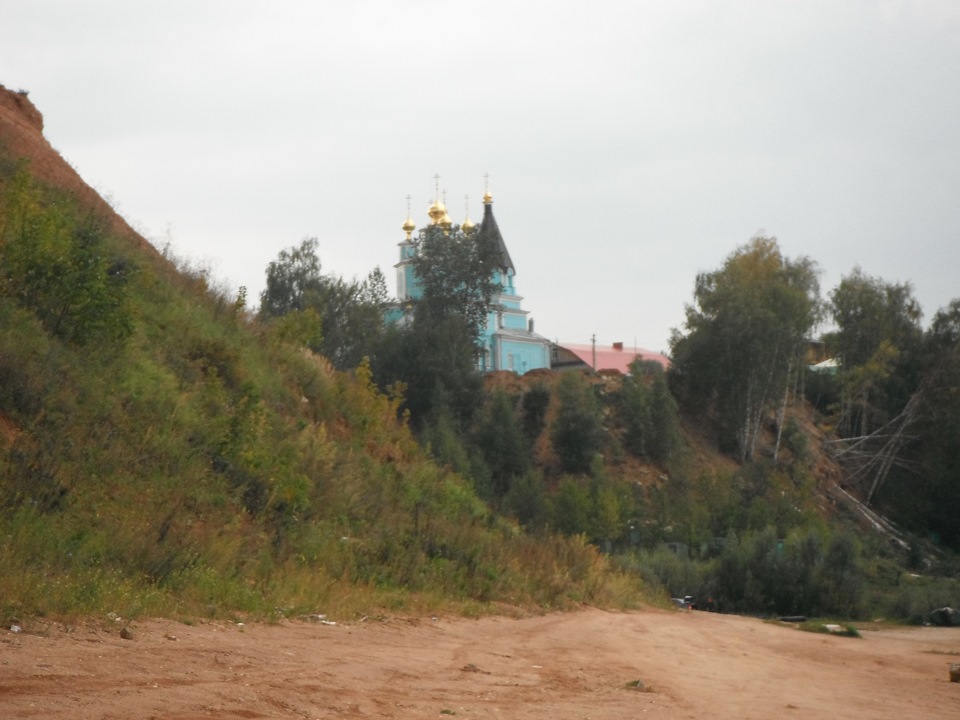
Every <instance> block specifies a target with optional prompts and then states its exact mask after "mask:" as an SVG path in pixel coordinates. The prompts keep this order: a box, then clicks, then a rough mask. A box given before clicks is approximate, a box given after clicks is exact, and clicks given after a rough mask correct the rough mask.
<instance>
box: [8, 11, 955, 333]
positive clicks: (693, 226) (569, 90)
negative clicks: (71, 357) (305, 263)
mask: <svg viewBox="0 0 960 720" xmlns="http://www.w3.org/2000/svg"><path fill="white" fill-rule="evenodd" d="M0 36H2V41H0V83H2V84H4V85H6V86H7V87H8V88H11V89H18V88H24V89H27V90H29V91H30V98H31V99H32V100H33V101H34V102H35V103H36V105H37V107H38V108H39V109H40V111H41V112H42V113H43V114H44V118H45V122H46V135H47V138H48V139H49V140H50V142H51V143H52V144H53V146H54V147H55V148H56V149H57V150H59V151H60V152H61V153H62V154H63V156H64V157H65V158H66V159H67V160H69V161H70V162H71V163H72V164H73V165H74V166H75V167H76V168H77V169H78V170H79V172H80V174H81V175H83V177H84V178H85V179H86V180H87V181H88V182H89V183H90V184H92V185H93V186H94V187H96V188H97V189H98V190H100V191H101V193H102V194H104V195H108V196H109V197H110V198H111V199H112V201H113V203H114V205H115V207H117V208H118V209H119V211H120V212H121V213H122V214H123V215H124V216H125V217H126V218H127V220H128V221H130V222H131V224H133V225H134V226H135V227H137V228H138V229H139V230H141V231H142V232H143V233H144V234H145V235H146V236H147V237H148V238H150V239H152V240H153V241H154V243H155V244H158V245H162V244H163V243H164V242H165V241H166V240H167V239H169V240H171V241H172V243H173V246H174V248H175V250H176V251H177V252H178V253H179V254H180V255H185V256H188V257H190V258H193V259H194V260H195V261H198V262H200V263H205V264H208V265H209V266H210V268H211V269H212V271H213V273H214V275H215V277H217V278H219V279H220V280H222V281H223V283H225V284H227V285H228V286H230V287H232V288H236V287H238V286H240V285H246V286H248V288H249V290H250V294H251V296H252V297H254V298H255V297H256V296H257V295H259V292H260V291H261V289H262V287H263V277H264V269H265V267H266V265H267V263H269V262H270V260H272V259H274V258H275V257H276V255H277V253H278V252H279V251H280V250H282V249H283V248H286V247H290V246H291V245H295V244H298V243H299V242H300V240H301V239H302V238H304V237H306V236H316V237H317V238H319V240H320V251H321V261H322V263H323V266H324V269H325V271H327V272H331V273H336V274H338V275H343V276H346V277H348V278H349V277H353V276H358V277H362V276H364V275H366V273H367V272H368V271H369V270H371V269H372V268H373V267H375V266H377V265H379V266H380V267H381V268H382V269H383V270H384V272H385V273H386V274H387V277H388V280H389V281H390V284H391V289H393V288H394V287H395V285H394V271H393V268H392V266H393V264H394V263H395V262H396V258H397V248H396V243H397V242H399V241H400V240H401V239H402V237H403V232H402V231H401V229H400V225H401V224H402V223H403V220H404V218H405V217H406V212H407V209H406V199H405V198H406V195H407V194H410V195H411V196H412V214H413V217H414V220H415V221H416V222H417V223H418V225H420V224H423V223H424V222H425V221H426V220H427V216H426V210H427V207H428V206H429V204H430V202H431V201H432V199H433V197H432V196H433V187H434V181H433V175H434V173H439V174H440V176H441V180H440V185H441V189H446V190H447V205H448V207H449V209H450V214H451V216H452V218H453V220H454V221H455V222H460V221H461V220H462V219H463V205H464V196H465V195H469V196H470V215H471V217H472V219H473V220H478V219H479V217H480V215H481V214H482V204H481V196H482V195H483V191H484V174H485V173H489V175H490V190H491V192H492V193H493V196H494V211H495V213H496V216H497V220H498V222H499V225H500V228H501V230H502V231H503V234H504V238H505V240H506V242H507V246H508V248H509V250H510V253H511V255H512V256H513V260H514V263H515V265H516V267H517V288H518V290H519V292H520V293H521V294H522V295H523V296H524V297H525V300H524V306H525V307H526V308H527V309H528V310H530V311H531V314H532V316H533V317H534V318H535V320H536V329H537V331H538V332H540V333H541V334H543V335H546V336H548V337H550V338H551V339H559V340H561V341H568V342H587V341H589V339H590V337H591V335H593V334H596V337H597V341H598V342H600V343H609V342H614V341H618V340H619V341H624V342H626V343H627V344H633V343H634V342H636V343H637V344H638V345H640V346H641V347H646V348H649V349H652V350H662V349H665V348H666V346H667V338H668V336H669V332H670V328H671V327H678V326H680V325H681V324H682V322H683V306H684V304H685V303H687V302H689V301H690V300H691V297H692V290H693V282H694V279H695V276H696V274H697V272H699V271H704V270H713V269H715V268H717V267H718V266H719V265H720V264H721V263H722V262H723V260H724V258H725V257H726V256H727V255H729V254H730V253H731V252H732V251H733V250H735V249H736V248H737V247H738V246H739V245H741V244H743V243H744V242H746V241H747V240H749V239H750V237H752V236H753V235H754V234H755V233H757V231H763V232H764V233H765V234H769V235H774V236H776V237H777V238H778V239H779V241H780V246H781V248H782V250H783V252H784V253H785V254H786V255H788V256H790V257H796V256H799V255H808V256H810V257H811V258H813V259H814V260H816V261H817V262H818V263H819V265H820V267H821V268H822V270H823V276H822V278H821V282H822V287H823V290H824V292H826V291H828V290H829V289H830V288H832V287H834V286H835V285H836V284H837V282H839V280H840V277H841V276H842V275H844V274H847V273H849V272H850V270H851V269H852V268H853V267H854V265H856V264H859V265H860V266H861V267H862V268H863V270H864V271H865V272H867V273H869V274H871V275H875V276H879V277H882V278H884V279H885V280H888V281H909V282H911V283H912V284H913V286H914V288H915V292H916V296H917V298H918V299H919V300H920V301H921V303H922V304H923V306H924V309H925V311H926V317H925V322H926V321H929V319H930V317H931V316H932V314H933V313H934V312H935V311H936V309H937V308H939V307H942V306H944V305H946V304H947V303H948V302H949V301H950V300H951V299H953V298H955V297H960V280H958V270H960V3H958V2H956V1H955V0H899V1H897V0H889V1H881V0H878V1H875V2H868V1H866V0H802V1H801V0H791V1H790V2H776V1H773V0H763V1H761V0H756V1H752V2H751V1H745V0H731V1H729V2H707V1H705V0H704V1H701V2H681V1H676V2H666V1H664V2H642V1H641V0H632V1H630V0H624V1H622V2H603V1H597V2H572V1H566V0H554V1H552V2H523V1H522V0H513V1H512V2H502V1H501V0H487V1H486V2H475V3H457V2H452V1H450V0H448V1H447V2H439V1H432V0H411V1H407V2H402V1H400V0H370V1H368V2H365V1H362V0H358V1H356V2H348V1H346V0H344V1H340V2H325V1H319V0H314V1H312V2H306V1H304V2H283V1H280V0H277V1H275V2H253V1H238V0H231V1H230V2H226V1H224V2H209V1H206V2H205V1H202V0H190V1H189V2H184V1H180V0H166V1H165V2H163V3H146V2H133V1H131V0H100V1H97V0H85V1H84V2H68V1H67V0H61V1H60V2H52V1H50V0H31V1H30V2H25V1H23V0H20V1H14V0H0Z"/></svg>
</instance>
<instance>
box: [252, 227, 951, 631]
mask: <svg viewBox="0 0 960 720" xmlns="http://www.w3.org/2000/svg"><path fill="white" fill-rule="evenodd" d="M419 247H420V251H421V254H420V256H419V257H418V260H417V262H418V263H421V264H420V265H419V266H418V271H419V272H421V273H429V274H430V277H432V278H434V282H432V283H430V284H429V285H427V286H425V287H424V297H423V299H422V300H421V301H419V302H414V303H411V304H410V306H409V307H407V308H405V310H406V313H405V315H406V319H405V321H404V322H401V323H398V324H394V325H387V326H383V327H381V329H380V330H378V331H376V332H374V333H372V334H371V335H370V336H368V337H369V339H370V342H369V344H368V346H367V349H366V352H367V353H368V354H367V357H369V358H370V362H371V368H372V371H373V377H374V380H375V382H377V384H378V386H379V387H380V388H381V390H382V391H383V392H385V393H388V394H390V396H391V397H393V398H394V399H395V400H396V401H397V402H398V403H399V405H398V407H400V408H402V409H403V411H404V412H405V413H406V414H407V417H408V418H409V421H410V424H411V427H412V428H413V429H414V430H415V432H416V435H417V437H418V438H419V439H420V441H421V442H422V443H423V444H424V445H425V446H426V447H427V448H429V450H430V452H431V453H432V454H433V456H434V457H435V458H436V459H437V460H438V461H439V462H441V463H443V464H445V465H447V466H448V467H450V468H452V469H454V470H455V471H457V473H458V474H460V475H461V476H463V477H465V478H468V479H469V481H470V482H471V484H472V485H473V487H474V488H475V490H476V492H477V493H478V494H479V495H480V496H481V497H482V498H484V499H485V500H486V501H487V502H488V504H489V505H490V506H491V507H492V508H494V509H495V510H496V511H497V512H499V513H501V514H505V515H509V516H511V517H513V518H515V519H516V520H518V521H519V522H520V523H521V524H522V526H524V527H525V528H527V530H528V531H529V532H554V531H555V532H561V533H564V534H567V535H581V536H583V537H586V538H587V539H588V540H590V541H591V542H592V543H594V544H596V545H598V546H599V547H601V548H603V549H606V550H610V551H614V552H617V553H618V554H619V555H620V556H621V557H622V558H625V559H624V563H625V565H626V566H628V567H631V568H633V569H637V568H642V570H643V573H644V574H645V576H646V577H647V578H648V579H650V580H656V581H657V582H661V583H662V585H663V587H664V589H665V590H667V591H669V592H672V593H680V594H684V593H686V592H697V593H703V594H706V595H710V596H712V597H714V598H715V599H716V600H717V602H719V603H720V604H721V606H722V607H723V608H725V609H728V610H736V611H748V612H778V613H786V614H789V613H794V612H806V613H812V612H824V613H839V614H843V615H848V616H849V615H855V614H861V613H864V612H874V611H875V612H883V613H890V614H894V615H897V616H901V617H904V616H909V617H914V618H916V617H917V615H916V613H917V612H918V611H917V610H916V608H917V607H919V606H923V605H925V604H926V603H927V602H935V600H934V596H936V595H937V594H938V593H939V594H940V595H943V594H944V592H945V593H946V595H947V596H946V597H942V598H941V601H942V603H943V604H947V603H948V602H954V603H955V602H956V600H957V598H956V596H955V594H956V592H957V589H956V588H948V589H947V590H945V591H944V590H943V589H942V588H940V587H939V586H938V588H937V589H936V590H930V591H929V596H928V594H925V593H927V591H928V590H929V588H927V589H924V590H922V591H920V596H922V598H923V599H922V600H918V599H917V597H918V595H917V592H918V591H917V590H916V588H914V587H912V586H911V587H901V585H900V574H899V573H898V571H896V570H895V568H896V567H898V563H899V564H903V563H911V562H912V563H914V565H913V567H914V568H916V569H925V570H926V571H928V572H934V573H937V572H941V573H942V572H947V573H950V572H952V570H950V568H951V567H952V566H951V565H950V561H949V559H947V560H946V561H944V562H946V564H941V565H940V566H939V567H932V566H930V565H929V558H930V557H932V556H930V555H925V554H924V551H923V549H922V546H923V543H924V542H925V541H926V540H928V539H930V540H932V541H934V542H935V543H941V544H943V545H945V546H949V547H954V548H957V547H958V541H960V539H958V537H957V534H956V533H957V528H960V505H958V504H957V498H958V495H960V493H958V489H957V486H956V477H957V473H956V469H957V443H956V442H951V440H950V439H951V438H953V439H955V438H957V437H960V434H958V433H957V430H958V429H960V425H958V422H960V403H957V402H956V398H957V397H958V391H960V383H958V379H960V377H958V369H960V354H958V353H960V350H958V339H960V323H958V307H960V305H958V303H957V302H954V303H953V304H951V306H950V307H948V308H945V309H944V310H941V311H940V312H938V313H937V314H936V315H935V317H934V319H933V322H932V324H931V325H930V327H929V328H928V329H926V330H924V329H923V328H922V327H921V325H920V321H921V315H920V312H919V308H918V305H917V303H916V301H915V300H914V299H913V297H912V289H911V287H910V286H909V285H908V284H891V283H886V282H884V281H882V280H880V279H877V278H872V277H869V276H867V275H865V274H864V273H863V272H862V271H861V270H859V269H854V271H853V272H852V273H851V274H850V275H849V276H846V277H844V278H843V280H842V282H841V284H840V285H839V286H838V287H837V288H836V289H834V290H832V291H831V292H830V293H828V295H827V296H826V297H822V296H821V291H820V287H819V271H818V269H817V266H816V264H815V263H814V262H813V261H812V260H810V259H809V258H799V259H790V258H785V257H783V255H782V254H781V252H780V249H779V247H778V244H777V242H776V240H775V239H773V238H763V237H757V238H754V239H752V240H751V241H750V242H749V243H747V244H745V245H744V246H742V247H740V248H738V249H736V250H735V251H734V252H733V253H732V254H731V255H730V256H729V257H728V258H727V260H726V261H725V262H724V264H723V265H722V266H721V267H720V268H718V269H717V270H715V271H712V272H705V273H702V274H701V275H699V276H698V277H697V278H696V282H695V286H694V296H693V302H692V303H691V305H690V306H689V307H688V308H687V312H686V323H685V327H684V328H682V329H678V330H677V331H675V333H674V335H673V337H672V338H671V354H672V366H671V368H670V369H669V371H668V372H664V371H663V369H662V368H661V367H660V366H659V365H658V364H656V363H653V364H643V363H637V364H635V365H634V366H633V367H632V368H631V373H630V374H629V375H628V376H626V377H623V378H620V377H610V376H603V375H600V376H596V375H581V374H579V373H569V374H564V373H561V374H551V373H542V374H539V373H530V374H529V375H527V376H525V377H524V378H522V379H516V378H515V379H513V380H503V378H501V377H497V376H494V377H488V378H486V381H484V378H483V377H482V376H481V374H480V373H479V372H478V371H477V370H476V368H477V359H478V352H479V348H477V346H476V342H475V339H476V337H477V336H478V334H479V324H478V323H479V319H480V318H483V317H484V313H483V312H482V310H483V309H484V308H486V311H490V309H491V305H490V303H491V297H492V295H493V293H494V292H495V290H496V288H495V287H491V286H490V285H489V278H490V277H491V275H492V273H491V265H490V262H491V260H490V255H489V252H490V249H489V248H484V246H483V239H482V238H477V237H472V238H471V237H469V236H467V235H466V234H464V233H462V232H460V231H459V230H458V229H457V228H454V229H453V231H452V234H451V235H449V236H447V235H443V234H441V233H440V232H439V230H436V231H435V230H434V229H430V228H428V229H426V230H424V231H423V232H422V233H421V236H420V238H419ZM311 248H315V246H314V245H312V243H311V242H310V241H307V242H305V243H304V244H303V245H301V247H300V251H304V250H306V251H310V250H311ZM293 252H294V251H293V249H291V250H290V251H288V253H287V254H288V256H292V253H293ZM284 257H285V256H284V255H281V258H280V259H281V260H282V259H283V258H284ZM458 258H459V259H462V260H463V261H462V262H458V261H457V259H458ZM315 267H319V265H318V264H316V265H315ZM276 269H277V268H276V267H275V266H273V265H272V266H271V272H275V271H276ZM425 276H426V275H425ZM316 279H317V278H316V275H315V277H314V281H316ZM320 282H334V280H333V279H332V278H331V279H328V280H326V281H322V280H321V281H320ZM367 282H370V280H369V279H368V280H367ZM270 292H271V291H270V286H269V284H268V290H267V291H266V293H265V295H264V297H263V298H262V299H261V317H263V318H264V320H266V321H268V322H275V321H276V320H270V319H269V318H268V317H265V314H267V315H268V314H270V313H269V311H266V313H265V311H264V308H268V307H270V298H269V294H270ZM465 303H470V305H469V312H467V311H466V310H465V308H466V307H467V305H466V304H465ZM321 309H322V308H320V307H318V308H317V313H318V314H320V312H321ZM381 310H382V306H381ZM468 316H469V317H472V318H473V321H472V322H468V321H467V317H468ZM334 321H335V320H334ZM328 322H330V321H328ZM822 326H829V327H832V328H834V330H832V331H831V332H830V333H827V334H824V335H823V336H822V337H817V335H816V333H817V329H818V328H819V327H822ZM317 349H318V350H319V351H321V352H323V351H324V350H323V348H322V347H320V346H317ZM327 352H328V353H329V352H330V351H327ZM825 358H834V359H835V360H836V361H837V362H836V365H837V367H836V369H835V370H833V371H828V372H825V373H824V372H814V371H812V370H810V366H812V365H814V364H815V363H817V362H819V361H820V360H823V359H825ZM806 403H809V405H807V404H806ZM811 406H812V407H813V408H814V409H815V411H816V412H817V414H818V416H817V418H815V419H816V421H817V422H818V423H819V425H820V427H821V429H822V430H823V431H825V432H826V434H827V437H828V438H831V439H830V440H829V442H828V443H827V445H826V447H825V448H821V447H814V446H813V445H812V443H811V437H812V436H811V433H810V430H809V429H808V428H805V427H804V424H805V423H806V422H807V421H808V414H807V411H806V408H807V407H811ZM681 416H683V417H685V418H686V421H685V422H686V424H687V425H688V426H691V427H692V428H693V429H694V430H693V432H694V433H695V435H696V438H695V441H694V444H693V446H691V443H690V442H689V437H690V436H689V433H690V430H689V429H688V430H686V431H685V430H684V429H683V423H681ZM705 441H706V442H707V443H710V442H713V443H715V446H716V448H718V449H719V450H721V451H722V452H724V453H726V454H727V455H729V456H730V457H731V458H732V459H733V460H735V461H736V464H732V465H731V466H729V467H726V466H723V464H722V463H721V464H720V465H719V466H717V465H716V464H715V463H714V464H713V465H712V466H711V464H710V463H709V462H708V463H707V464H706V465H705V464H704V463H703V461H702V458H699V459H698V457H697V455H698V452H697V445H698V444H700V443H703V442H705ZM822 452H826V453H827V454H828V457H830V458H831V459H836V460H838V461H840V462H842V463H844V464H845V466H846V474H847V477H848V479H849V483H850V485H851V486H853V488H852V489H854V490H858V491H859V494H860V495H861V496H862V497H864V498H866V499H867V501H868V502H872V503H873V504H876V505H877V506H879V507H880V509H881V510H883V511H884V512H886V513H887V514H889V515H890V516H892V517H894V518H895V519H897V520H898V521H900V522H902V523H904V524H905V525H907V526H908V527H909V528H910V529H911V530H912V531H913V532H914V533H915V538H916V543H915V547H914V548H913V549H912V551H911V553H912V554H911V555H910V556H909V557H908V556H907V555H905V554H901V555H899V556H898V555H896V553H895V552H894V553H893V554H892V555H891V554H890V553H891V551H890V550H889V549H886V548H884V547H883V545H882V543H881V544H880V545H878V546H874V545H872V544H868V545H867V546H866V547H863V546H862V544H861V542H860V541H859V540H857V539H856V538H855V537H854V536H853V535H851V533H850V531H849V530H843V529H842V527H843V526H842V523H841V524H838V525H836V526H828V525H825V524H824V522H823V513H822V510H820V509H818V508H817V507H815V501H816V500H817V498H818V497H820V496H818V495H817V493H816V492H815V484H816V479H815V477H814V475H813V469H812V466H813V464H814V463H815V462H816V459H817V457H818V454H819V453H822ZM904 494H908V495H909V496H910V497H911V500H909V501H905V500H904V497H903V496H904ZM947 496H949V497H947ZM667 548H669V550H667ZM864 552H865V553H866V554H864ZM923 557H927V558H928V562H927V564H926V565H924V563H923V562H921V560H919V558H923ZM630 558H633V559H632V560H631V559H630ZM678 578H684V579H683V580H682V581H680V580H678ZM951 593H953V595H951ZM951 598H952V599H951Z"/></svg>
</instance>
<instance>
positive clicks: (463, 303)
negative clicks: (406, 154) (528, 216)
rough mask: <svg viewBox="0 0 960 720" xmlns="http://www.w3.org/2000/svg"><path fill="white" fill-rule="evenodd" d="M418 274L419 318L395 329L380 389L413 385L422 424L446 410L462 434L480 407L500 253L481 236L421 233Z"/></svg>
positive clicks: (382, 357) (411, 397) (384, 354)
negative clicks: (484, 344)
mask: <svg viewBox="0 0 960 720" xmlns="http://www.w3.org/2000/svg"><path fill="white" fill-rule="evenodd" d="M412 262H413V267H414V272H415V273H416V275H417V278H418V280H419V284H420V287H421V289H422V295H421V297H420V298H418V299H417V300H415V301H413V317H412V321H411V322H409V323H406V324H404V325H402V326H400V327H393V328H391V329H390V330H389V331H388V333H387V334H386V335H385V337H384V340H385V342H384V343H383V344H382V345H381V348H380V351H379V356H378V358H377V360H376V362H375V363H374V365H375V368H374V369H375V375H376V377H377V381H378V384H380V386H381V387H387V386H389V385H392V384H394V383H396V382H398V381H399V382H402V383H404V384H405V385H406V386H407V394H406V404H407V408H408V409H409V410H410V415H411V419H412V420H413V422H414V424H415V425H418V426H420V427H423V425H424V423H425V422H426V420H427V419H428V416H430V415H435V414H436V413H437V412H438V411H439V410H440V408H441V406H443V408H444V411H449V412H450V413H451V415H452V417H453V419H454V420H455V422H456V424H457V426H458V427H459V429H460V431H465V430H466V428H468V427H469V425H470V421H471V418H472V416H473V413H474V411H475V410H476V408H477V407H479V406H480V393H481V376H480V370H479V362H478V361H479V358H480V354H481V350H482V348H481V347H480V343H479V341H480V336H481V333H482V331H483V329H484V327H485V325H486V322H487V317H488V315H489V314H490V312H491V310H492V309H493V304H492V303H493V300H492V299H493V295H494V293H495V292H497V290H498V289H499V286H498V285H497V284H496V283H494V282H493V272H494V269H495V263H496V248H495V247H494V246H493V245H492V243H490V242H489V241H488V239H487V238H486V237H485V236H483V235H482V233H478V232H471V233H465V232H463V231H462V230H460V229H459V228H458V227H454V228H452V229H451V230H449V231H446V230H444V229H443V228H442V227H440V226H436V225H430V226H428V227H426V228H423V229H421V231H420V234H419V237H418V240H417V253H416V254H415V255H414V257H413V259H412Z"/></svg>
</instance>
